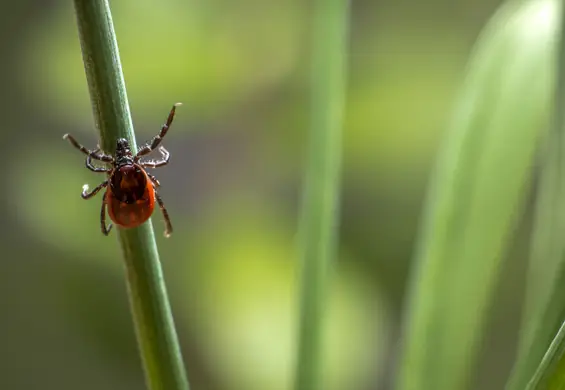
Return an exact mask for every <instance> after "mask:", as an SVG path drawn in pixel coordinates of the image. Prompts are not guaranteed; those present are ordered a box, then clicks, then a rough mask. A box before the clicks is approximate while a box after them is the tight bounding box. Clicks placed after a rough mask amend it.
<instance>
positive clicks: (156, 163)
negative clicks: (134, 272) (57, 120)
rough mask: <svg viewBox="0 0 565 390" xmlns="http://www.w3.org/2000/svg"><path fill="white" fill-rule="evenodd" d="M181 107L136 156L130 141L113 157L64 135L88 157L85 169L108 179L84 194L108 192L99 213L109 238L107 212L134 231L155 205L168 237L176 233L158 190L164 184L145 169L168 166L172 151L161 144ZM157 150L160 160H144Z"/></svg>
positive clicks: (122, 141)
mask: <svg viewBox="0 0 565 390" xmlns="http://www.w3.org/2000/svg"><path fill="white" fill-rule="evenodd" d="M180 105H181V103H176V104H175V105H173V108H172V109H171V111H170V112H169V116H168V117H167V122H166V123H165V124H164V125H163V126H162V127H161V131H160V132H159V134H157V135H156V136H155V137H153V139H151V141H149V142H147V143H146V144H145V145H143V146H142V147H141V148H139V151H138V152H137V154H136V155H135V156H134V155H133V153H132V152H131V148H130V145H129V142H128V141H127V140H126V139H124V138H120V139H118V141H117V142H116V153H115V155H114V156H112V155H109V154H105V153H103V152H102V151H101V150H100V147H98V148H96V149H94V150H88V149H86V148H85V147H84V146H82V145H81V144H80V143H78V142H77V140H76V139H75V138H74V137H73V136H71V135H70V134H65V135H64V136H63V139H68V140H69V142H70V143H71V144H72V145H73V146H74V147H75V148H77V149H78V150H80V151H81V152H82V153H84V154H86V167H87V168H88V169H90V170H91V171H93V172H98V173H106V174H107V179H106V180H105V181H104V182H103V183H101V184H100V185H98V186H97V187H96V188H94V189H93V190H92V191H89V187H88V184H85V185H84V186H83V187H82V193H81V196H82V198H83V199H90V198H92V197H93V196H94V195H96V194H97V193H98V192H99V191H100V190H102V189H106V190H105V192H104V195H102V209H101V210H100V227H101V228H102V233H103V234H104V235H106V236H107V235H108V234H109V233H110V230H111V229H112V224H109V225H108V226H106V211H107V212H108V215H109V216H110V219H111V220H112V221H113V222H114V223H115V224H116V225H118V226H120V227H123V228H133V227H136V226H139V225H141V224H142V223H144V222H145V221H147V220H148V219H149V217H151V214H153V210H154V209H155V202H157V204H158V205H159V208H160V209H161V212H162V213H163V217H164V218H165V237H169V236H170V235H171V233H172V232H173V227H172V225H171V220H170V218H169V213H168V212H167V209H166V208H165V204H164V203H163V200H162V199H161V196H160V195H159V193H158V192H157V187H159V186H160V185H161V184H160V183H159V180H157V178H156V177H155V176H153V175H152V174H150V173H149V172H147V170H146V168H158V167H162V166H164V165H167V164H168V163H169V157H170V154H169V152H168V151H167V149H165V148H164V147H163V146H159V145H160V144H161V141H162V140H163V137H165V135H166V134H167V131H168V130H169V127H170V126H171V123H173V118H174V117H175V109H176V108H177V106H180ZM157 147H158V150H159V152H161V154H162V158H161V159H160V160H145V161H144V160H141V158H142V157H143V156H145V155H147V154H149V153H151V152H152V151H153V150H155V149H157ZM93 159H94V160H98V161H102V162H104V163H107V164H110V165H111V167H110V168H107V167H97V166H94V165H93V164H92V160H93Z"/></svg>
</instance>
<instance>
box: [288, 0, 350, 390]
mask: <svg viewBox="0 0 565 390" xmlns="http://www.w3.org/2000/svg"><path fill="white" fill-rule="evenodd" d="M348 18H349V4H348V1H347V0H317V1H316V5H315V7H314V22H313V45H312V53H313V57H312V69H311V72H312V73H311V91H312V97H311V98H312V102H311V103H312V106H311V109H312V112H311V127H310V134H309V148H308V161H307V167H306V174H305V178H304V197H303V203H302V215H301V221H300V226H299V230H300V239H301V242H300V244H301V245H300V248H299V249H300V261H301V273H300V281H301V295H300V320H299V335H298V350H297V353H298V356H297V366H296V373H295V375H296V376H295V389H297V390H317V389H321V388H322V386H323V385H322V383H321V357H322V356H323V354H322V351H321V350H322V334H323V328H324V321H323V318H324V305H325V301H326V291H327V288H328V283H329V277H330V272H329V271H330V267H331V263H332V262H333V258H334V254H335V250H336V248H335V247H336V239H335V236H336V231H335V230H336V225H337V222H338V217H337V214H338V202H339V186H340V180H339V176H340V165H341V132H342V117H343V106H344V96H345V87H346V57H347V35H348V34H347V31H348Z"/></svg>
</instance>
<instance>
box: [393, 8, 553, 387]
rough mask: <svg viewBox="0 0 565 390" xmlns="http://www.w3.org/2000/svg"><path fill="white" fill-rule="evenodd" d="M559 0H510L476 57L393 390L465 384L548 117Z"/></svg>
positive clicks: (422, 248)
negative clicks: (394, 389)
mask: <svg viewBox="0 0 565 390" xmlns="http://www.w3.org/2000/svg"><path fill="white" fill-rule="evenodd" d="M556 3H557V1H553V0H533V1H528V2H509V3H507V4H506V5H504V6H502V8H501V9H500V10H499V11H498V12H497V13H496V14H495V15H494V17H493V18H492V19H491V21H490V22H489V24H488V25H487V27H486V28H485V30H484V31H483V33H482V36H481V37H480V39H479V41H478V43H477V45H476V48H475V50H474V52H473V53H472V56H471V60H470V64H469V67H468V70H467V75H466V79H465V83H464V85H463V88H462V91H461V95H460V97H459V99H458V101H457V103H456V109H455V112H454V114H453V116H452V120H451V122H450V125H449V128H448V132H447V134H446V137H447V139H446V142H445V144H444V145H443V149H442V151H441V155H440V158H439V160H438V162H437V166H436V170H435V177H434V178H433V183H432V185H431V188H430V191H429V193H428V197H427V202H426V205H425V215H424V219H423V222H422V226H421V231H420V236H419V244H418V247H417V250H416V254H415V264H414V271H413V274H412V280H411V284H410V291H409V296H408V307H407V309H408V312H407V313H406V316H405V321H406V328H405V334H404V337H405V338H404V345H403V350H402V360H401V362H400V371H399V376H398V378H397V379H398V383H397V388H398V389H401V390H439V389H441V390H443V389H450V390H459V389H466V388H469V387H470V380H471V377H472V373H473V370H474V368H475V367H474V366H475V363H476V359H477V357H478V352H479V350H480V345H481V342H482V337H483V334H484V326H485V322H486V314H487V309H489V306H490V304H491V302H492V301H493V299H494V296H493V293H494V289H495V286H496V285H497V282H498V279H499V277H500V275H499V270H500V265H501V263H502V260H503V258H504V255H505V254H506V251H507V249H508V242H509V239H510V238H511V237H512V233H513V229H514V227H515V225H516V223H517V221H518V220H519V218H520V216H521V214H522V212H523V210H524V207H525V199H526V198H527V193H528V184H529V183H530V179H531V175H532V165H533V162H534V158H535V152H536V149H537V145H538V139H539V132H540V129H543V127H544V125H545V121H546V114H547V111H548V105H549V100H550V96H551V82H552V79H551V75H552V73H551V70H552V67H551V65H552V56H551V54H552V39H553V37H554V30H555V12H556Z"/></svg>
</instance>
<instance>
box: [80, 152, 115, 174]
mask: <svg viewBox="0 0 565 390" xmlns="http://www.w3.org/2000/svg"><path fill="white" fill-rule="evenodd" d="M99 151H100V149H96V150H95V151H93V152H92V153H97V152H99ZM86 167H87V168H88V169H90V170H91V171H92V172H111V171H112V170H111V169H109V168H103V167H95V166H94V165H92V155H90V154H89V155H88V156H87V157H86Z"/></svg>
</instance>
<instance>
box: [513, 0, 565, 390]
mask: <svg viewBox="0 0 565 390" xmlns="http://www.w3.org/2000/svg"><path fill="white" fill-rule="evenodd" d="M552 4H553V8H554V17H553V18H552V19H551V22H552V23H551V24H552V28H553V30H554V31H555V36H556V37H557V31H561V34H560V42H559V51H558V53H559V55H556V56H555V58H556V61H555V62H556V65H557V66H556V69H557V70H559V74H558V76H557V77H556V78H555V79H556V88H555V104H554V113H553V123H552V126H551V131H550V132H549V135H548V137H547V141H546V144H545V145H544V146H545V147H544V149H543V152H544V153H543V157H544V158H543V165H542V175H541V183H540V188H539V191H538V202H537V207H536V212H537V214H536V221H535V227H534V231H533V235H532V239H533V240H532V241H533V242H532V252H531V254H530V269H529V275H528V285H527V293H526V306H525V311H524V315H523V320H522V324H521V325H522V333H521V339H520V344H519V353H518V358H517V361H516V364H515V366H514V370H513V372H512V376H511V380H510V381H509V386H508V388H509V389H512V390H520V389H523V388H525V387H526V385H527V384H528V382H529V384H528V388H531V389H547V388H552V389H553V388H562V386H561V385H558V383H562V382H563V378H562V377H561V378H560V376H559V373H558V372H556V371H562V370H563V368H562V367H561V368H559V366H562V365H563V364H562V363H560V362H559V360H560V359H561V357H562V355H563V352H564V349H565V344H564V342H563V338H564V337H565V330H564V329H563V326H562V323H563V318H564V316H565V300H564V299H563V296H564V294H565V257H564V253H565V240H564V237H563V233H564V232H565V203H564V200H565V177H564V176H563V175H564V173H565V149H564V148H565V137H564V135H565V114H564V113H565V111H564V109H565V39H564V30H563V20H564V17H563V12H564V11H565V7H564V6H563V4H562V2H559V1H554V2H552ZM558 25H559V26H560V27H559V29H558V28H557V26H558ZM556 41H557V40H556ZM555 52H556V53H557V50H555ZM558 330H559V333H558ZM557 333H558V334H557ZM556 334H557V336H555V335H556ZM554 337H555V339H554V341H553V342H551V340H552V339H553V338H554ZM550 344H551V345H550ZM546 351H547V352H546ZM544 354H545V356H544ZM534 372H535V374H534ZM532 375H534V376H533V378H532V379H531V377H532ZM562 375H563V374H561V376H562ZM548 386H549V387H548Z"/></svg>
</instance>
